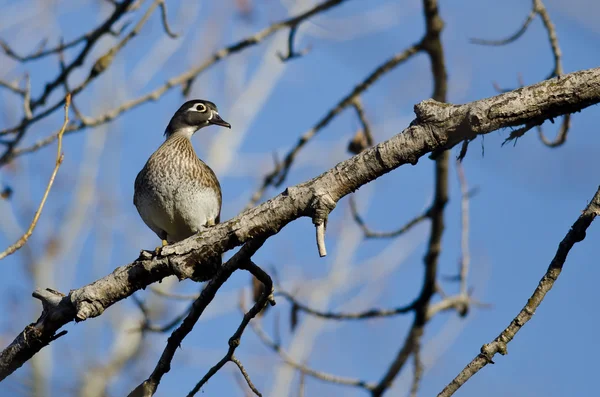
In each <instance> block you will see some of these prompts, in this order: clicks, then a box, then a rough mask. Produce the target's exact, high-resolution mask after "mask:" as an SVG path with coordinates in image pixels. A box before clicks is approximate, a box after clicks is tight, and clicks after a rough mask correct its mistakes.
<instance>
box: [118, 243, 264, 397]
mask: <svg viewBox="0 0 600 397" xmlns="http://www.w3.org/2000/svg"><path fill="white" fill-rule="evenodd" d="M263 243H264V239H255V240H251V241H249V242H247V243H246V244H245V245H244V246H243V247H242V248H241V249H240V250H239V251H238V252H237V253H236V254H235V255H234V256H233V257H232V258H231V259H229V260H228V261H227V263H225V264H224V265H223V266H222V267H220V268H219V270H218V272H217V274H216V275H215V276H214V277H213V278H212V279H211V280H210V282H209V283H208V284H207V285H206V287H205V288H204V289H203V290H202V293H201V294H200V296H199V297H198V299H196V300H195V301H194V303H193V304H192V308H191V310H190V311H189V313H188V315H187V317H186V318H185V319H184V320H183V322H182V323H181V325H180V326H179V327H178V328H177V329H176V330H175V331H173V333H172V334H171V336H170V337H169V340H168V342H167V346H165V349H164V350H163V353H162V355H161V357H160V359H159V360H158V363H157V364H156V367H155V368H154V370H153V371H152V374H151V375H150V376H149V377H148V379H146V380H145V381H144V382H142V383H141V384H140V385H139V386H138V387H136V388H135V389H134V390H133V391H132V392H131V393H130V394H129V397H137V396H152V395H154V393H155V392H156V389H157V388H158V385H159V384H160V381H161V379H162V377H163V376H164V375H165V374H166V373H167V372H169V370H170V369H171V361H172V360H173V357H174V356H175V352H176V350H177V348H178V347H179V346H180V345H181V342H182V341H183V339H184V338H185V337H186V336H187V335H188V334H189V333H190V332H191V330H192V329H193V328H194V325H195V324H196V322H197V321H198V319H199V318H200V316H201V315H202V313H203V312H204V310H205V309H206V307H208V305H209V304H210V302H212V300H213V299H214V297H215V295H216V293H217V291H218V290H219V288H221V286H222V285H223V284H224V283H225V281H227V279H229V277H230V276H231V275H232V274H233V272H235V271H236V270H237V269H239V268H244V267H245V266H246V263H245V262H247V261H249V260H250V258H251V257H252V255H254V253H255V252H256V251H257V250H258V249H259V248H260V247H261V246H262V244H263ZM244 319H245V317H244ZM248 321H250V319H248ZM242 324H243V322H242ZM240 327H242V326H241V325H240ZM243 328H245V325H244V327H243ZM243 328H242V332H243ZM239 330H240V328H238V331H239ZM235 335H237V332H236V334H234V336H235ZM240 335H241V332H240ZM240 335H238V338H239V336H240ZM230 346H231V339H230Z"/></svg>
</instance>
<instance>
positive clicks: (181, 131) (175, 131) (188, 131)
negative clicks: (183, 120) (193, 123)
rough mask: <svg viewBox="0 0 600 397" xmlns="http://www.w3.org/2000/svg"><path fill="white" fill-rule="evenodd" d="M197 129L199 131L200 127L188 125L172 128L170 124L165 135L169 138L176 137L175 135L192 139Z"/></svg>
mask: <svg viewBox="0 0 600 397" xmlns="http://www.w3.org/2000/svg"><path fill="white" fill-rule="evenodd" d="M196 131H198V128H196V127H190V126H186V127H178V128H172V127H171V126H170V125H169V126H168V127H167V130H166V131H165V136H166V137H167V139H169V138H171V137H175V136H178V137H185V138H187V139H190V138H191V137H192V135H194V133H195V132H196Z"/></svg>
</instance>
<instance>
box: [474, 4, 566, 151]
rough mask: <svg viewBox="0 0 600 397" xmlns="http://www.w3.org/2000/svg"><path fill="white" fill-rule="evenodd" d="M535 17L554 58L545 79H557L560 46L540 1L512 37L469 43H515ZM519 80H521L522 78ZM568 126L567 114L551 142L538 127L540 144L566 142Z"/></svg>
mask: <svg viewBox="0 0 600 397" xmlns="http://www.w3.org/2000/svg"><path fill="white" fill-rule="evenodd" d="M536 15H539V17H540V19H541V20H542V23H543V25H544V28H545V29H546V33H547V34H548V40H549V42H550V47H551V49H552V56H553V58H554V67H553V68H552V71H551V72H550V75H549V76H548V77H547V78H546V79H551V78H552V77H558V76H560V75H562V74H563V67H562V52H561V50H560V46H559V44H558V36H557V35H556V27H555V26H554V24H553V23H552V20H551V19H550V15H549V14H548V10H547V9H546V6H545V5H544V3H543V2H542V0H532V8H531V11H530V13H529V15H528V16H527V19H526V20H525V23H524V24H523V25H522V26H521V28H520V29H519V30H518V31H517V32H516V33H515V34H513V35H512V36H510V37H508V38H506V39H503V40H481V39H471V42H472V43H474V44H483V45H494V46H500V45H505V44H509V43H512V42H513V41H515V40H517V39H518V38H519V37H521V36H522V35H523V33H525V31H526V30H527V28H528V27H529V24H530V23H531V21H532V20H533V18H534V17H535V16H536ZM520 80H522V78H521V79H520ZM524 85H525V84H524V83H523V82H522V81H520V86H521V87H522V86H524ZM494 87H495V88H496V90H497V91H499V92H507V91H511V90H506V89H502V88H500V87H499V86H498V85H497V84H496V83H494ZM570 126H571V115H570V114H567V115H565V116H564V117H563V122H562V124H561V127H560V130H559V131H558V134H557V135H556V138H555V139H554V140H553V141H550V140H548V139H547V138H546V137H545V136H544V132H543V130H542V128H541V126H538V133H539V137H540V140H541V141H542V143H543V144H544V145H546V146H549V147H552V148H554V147H558V146H561V145H562V144H564V143H565V142H566V140H567V135H568V133H569V128H570ZM530 129H531V128H528V129H524V130H522V131H520V130H517V131H518V132H519V133H520V134H521V135H519V136H522V135H523V134H524V133H525V132H527V131H528V130H530ZM511 136H512V134H511ZM517 138H518V137H517ZM505 143H506V141H505Z"/></svg>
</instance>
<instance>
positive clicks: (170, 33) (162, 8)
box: [159, 0, 179, 39]
mask: <svg viewBox="0 0 600 397" xmlns="http://www.w3.org/2000/svg"><path fill="white" fill-rule="evenodd" d="M159 5H160V17H161V20H162V24H163V29H165V33H166V34H167V36H169V37H170V38H172V39H176V38H178V37H179V34H178V33H174V32H173V31H172V30H171V28H170V27H169V20H168V18H167V5H166V4H165V1H164V0H161V1H160V3H159Z"/></svg>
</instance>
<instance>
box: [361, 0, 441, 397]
mask: <svg viewBox="0 0 600 397" xmlns="http://www.w3.org/2000/svg"><path fill="white" fill-rule="evenodd" d="M423 9H424V14H425V37H424V38H423V50H424V51H425V53H426V54H427V55H428V57H429V60H430V63H431V74H432V76H433V85H434V87H433V95H432V97H433V99H435V100H436V101H439V102H445V101H446V94H447V90H448V76H447V73H446V64H445V60H444V49H443V46H442V41H441V32H442V28H443V26H444V23H443V21H442V19H441V17H440V14H439V9H438V2H437V0H423ZM435 158H436V160H435V175H434V180H435V191H434V199H433V203H432V205H431V208H430V212H429V217H430V219H431V231H430V234H429V242H428V245H427V253H426V254H425V258H424V262H425V272H424V273H425V274H424V276H423V286H422V287H421V292H420V293H419V296H418V298H417V300H416V305H415V318H414V320H413V323H412V325H411V328H410V331H409V332H408V335H407V336H406V338H405V340H404V343H403V344H402V346H401V347H400V350H399V351H398V353H397V354H396V357H395V358H394V359H393V360H392V362H391V363H390V365H389V367H388V369H387V370H386V371H385V373H384V375H383V377H382V378H381V380H380V381H379V383H378V384H377V387H376V388H375V389H373V391H372V393H371V394H372V396H373V397H379V396H382V395H383V393H384V392H385V391H386V390H387V389H388V388H389V387H390V386H391V384H392V382H393V380H394V379H395V378H396V376H397V375H398V374H399V373H400V371H401V370H402V368H403V367H404V364H405V363H406V361H407V360H408V358H409V357H410V356H411V354H414V352H415V351H416V349H417V348H418V346H420V344H421V338H422V337H423V334H424V332H425V325H426V324H427V322H428V321H429V317H428V313H429V306H430V302H431V299H432V297H433V295H434V294H435V292H436V286H437V273H438V261H439V255H440V252H441V249H442V235H443V232H444V227H445V226H444V209H445V207H446V204H447V202H448V165H449V162H450V160H449V159H450V154H449V152H448V151H436V156H435Z"/></svg>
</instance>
